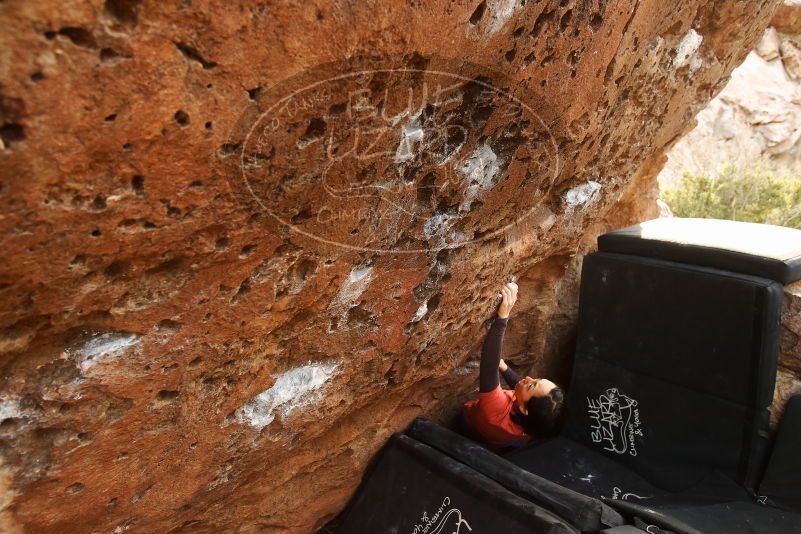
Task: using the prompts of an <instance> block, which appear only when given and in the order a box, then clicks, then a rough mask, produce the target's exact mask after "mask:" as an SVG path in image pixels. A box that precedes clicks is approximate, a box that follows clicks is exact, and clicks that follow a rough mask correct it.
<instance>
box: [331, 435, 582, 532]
mask: <svg viewBox="0 0 801 534" xmlns="http://www.w3.org/2000/svg"><path fill="white" fill-rule="evenodd" d="M337 532H338V533H339V534H363V533H365V532H397V533H404V534H445V533H447V534H467V533H469V532H476V533H478V532H503V533H505V534H524V533H526V534H567V533H578V532H579V531H578V530H577V529H575V528H573V527H572V526H571V525H570V524H568V523H567V522H565V521H563V520H562V519H560V518H559V517H558V516H556V515H555V514H553V513H551V512H548V511H547V510H545V509H543V508H541V507H539V506H537V505H535V504H533V503H531V502H529V501H527V500H526V499H523V498H521V497H519V496H518V495H516V494H515V493H513V492H511V491H509V490H507V489H506V488H504V487H503V486H501V485H500V484H498V483H497V482H495V481H493V480H492V479H490V478H488V477H486V476H484V475H482V474H481V473H479V472H477V471H475V470H474V469H472V468H470V467H468V466H466V465H464V464H462V463H460V462H457V461H456V460H454V459H452V458H450V457H449V456H447V455H445V454H442V453H441V452H439V451H436V450H435V449H433V448H431V447H429V446H427V445H425V444H422V443H420V442H418V441H416V440H414V439H412V438H410V437H409V436H405V435H402V434H396V435H394V436H393V437H392V438H391V439H390V440H389V442H388V443H387V444H386V446H385V447H384V449H383V450H382V451H381V453H380V454H379V456H378V457H377V459H376V461H375V462H374V464H373V466H372V467H371V468H370V469H368V471H367V472H366V474H365V477H364V481H363V483H362V485H361V486H360V487H359V489H358V491H357V494H356V496H355V497H354V499H353V500H352V501H351V504H350V505H349V507H348V509H347V510H346V512H345V514H344V517H343V520H342V523H341V524H340V527H339V529H338V530H337Z"/></svg>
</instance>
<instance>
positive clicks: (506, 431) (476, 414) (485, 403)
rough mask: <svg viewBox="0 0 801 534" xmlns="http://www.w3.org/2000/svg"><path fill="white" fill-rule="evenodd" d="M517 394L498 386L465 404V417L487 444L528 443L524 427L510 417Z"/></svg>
mask: <svg viewBox="0 0 801 534" xmlns="http://www.w3.org/2000/svg"><path fill="white" fill-rule="evenodd" d="M514 401H515V392H514V391H512V390H509V389H501V386H500V385H498V387H496V388H495V389H493V390H492V391H490V392H489V393H481V392H479V393H478V398H477V399H473V400H469V401H467V402H465V403H464V416H465V417H466V418H467V420H468V422H469V423H470V425H472V427H473V428H474V429H476V431H477V432H478V433H479V434H481V436H482V437H483V438H484V440H485V441H486V442H487V443H490V444H492V445H508V444H511V443H514V442H521V441H527V440H528V439H529V436H528V435H527V434H526V433H525V432H524V431H523V427H522V426H520V425H519V424H517V423H515V422H514V421H512V418H511V417H510V415H511V413H512V408H513V407H514Z"/></svg>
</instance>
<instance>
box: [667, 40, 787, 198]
mask: <svg viewBox="0 0 801 534" xmlns="http://www.w3.org/2000/svg"><path fill="white" fill-rule="evenodd" d="M785 43H787V41H785ZM780 46H782V47H784V46H792V45H786V44H783V43H781V42H779V39H778V36H777V35H776V33H775V32H774V31H771V30H768V31H767V32H766V33H765V38H763V40H762V42H761V43H760V46H759V47H758V48H757V50H759V51H760V52H761V53H762V54H763V56H762V57H761V56H760V55H759V54H757V53H756V52H752V53H750V54H749V55H748V57H747V58H746V60H745V62H743V64H742V65H740V66H739V67H738V68H737V69H735V71H734V72H733V73H732V75H731V80H730V81H729V83H728V84H727V85H726V88H725V89H723V91H721V92H720V94H719V95H718V96H716V97H715V98H714V99H712V101H711V102H710V103H709V105H708V106H707V107H706V108H705V109H704V110H702V111H701V112H700V113H698V116H697V117H696V121H697V125H696V126H695V128H693V130H692V131H690V132H689V133H688V134H687V135H685V136H684V137H682V138H681V139H680V140H679V141H678V142H677V143H676V144H675V145H674V146H673V148H671V150H670V151H669V152H668V162H667V164H666V165H665V168H664V169H662V171H661V172H660V174H659V182H660V184H662V185H663V186H668V185H672V184H675V183H676V181H677V180H678V179H679V178H681V174H682V172H685V171H687V172H692V173H695V174H711V175H715V174H717V173H718V172H719V171H720V170H721V169H722V168H723V167H724V166H725V165H735V166H737V167H738V168H740V169H751V168H755V167H760V166H761V167H766V168H769V169H776V171H777V172H779V173H782V172H784V173H797V172H801V82H799V81H796V80H793V79H791V77H790V75H789V73H788V71H787V69H786V67H785V64H784V63H783V62H782V59H781V58H780V55H779V54H780V52H779V47H780Z"/></svg>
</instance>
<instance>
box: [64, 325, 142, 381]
mask: <svg viewBox="0 0 801 534" xmlns="http://www.w3.org/2000/svg"><path fill="white" fill-rule="evenodd" d="M137 344H139V335H137V334H132V333H130V332H105V333H103V334H98V335H95V336H94V337H93V338H92V339H90V340H89V341H87V342H86V343H84V344H83V346H81V347H79V348H78V349H67V351H66V352H67V354H69V355H73V354H75V355H76V356H77V358H78V361H77V364H78V367H79V368H80V369H81V372H82V373H85V372H87V371H89V370H90V369H91V368H92V367H94V366H95V365H97V364H98V363H100V362H101V361H103V360H107V359H109V358H116V357H119V356H121V355H123V354H124V353H125V352H127V351H128V350H129V349H130V348H131V347H134V346H136V345H137Z"/></svg>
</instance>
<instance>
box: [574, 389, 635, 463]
mask: <svg viewBox="0 0 801 534" xmlns="http://www.w3.org/2000/svg"><path fill="white" fill-rule="evenodd" d="M587 405H588V407H587V414H588V415H589V416H590V420H591V421H592V426H591V427H590V438H591V439H592V441H593V443H601V444H602V445H603V446H604V450H605V451H609V452H614V453H617V454H626V453H628V454H630V455H631V456H637V444H636V443H635V440H636V438H637V437H638V436H639V437H640V438H642V437H643V434H642V428H641V426H642V425H641V423H640V410H639V409H637V401H636V400H634V399H632V398H631V397H629V396H627V395H624V394H623V393H621V392H620V391H618V389H617V388H608V389H607V390H606V391H604V392H603V393H602V394H601V395H599V396H598V398H591V397H587Z"/></svg>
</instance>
